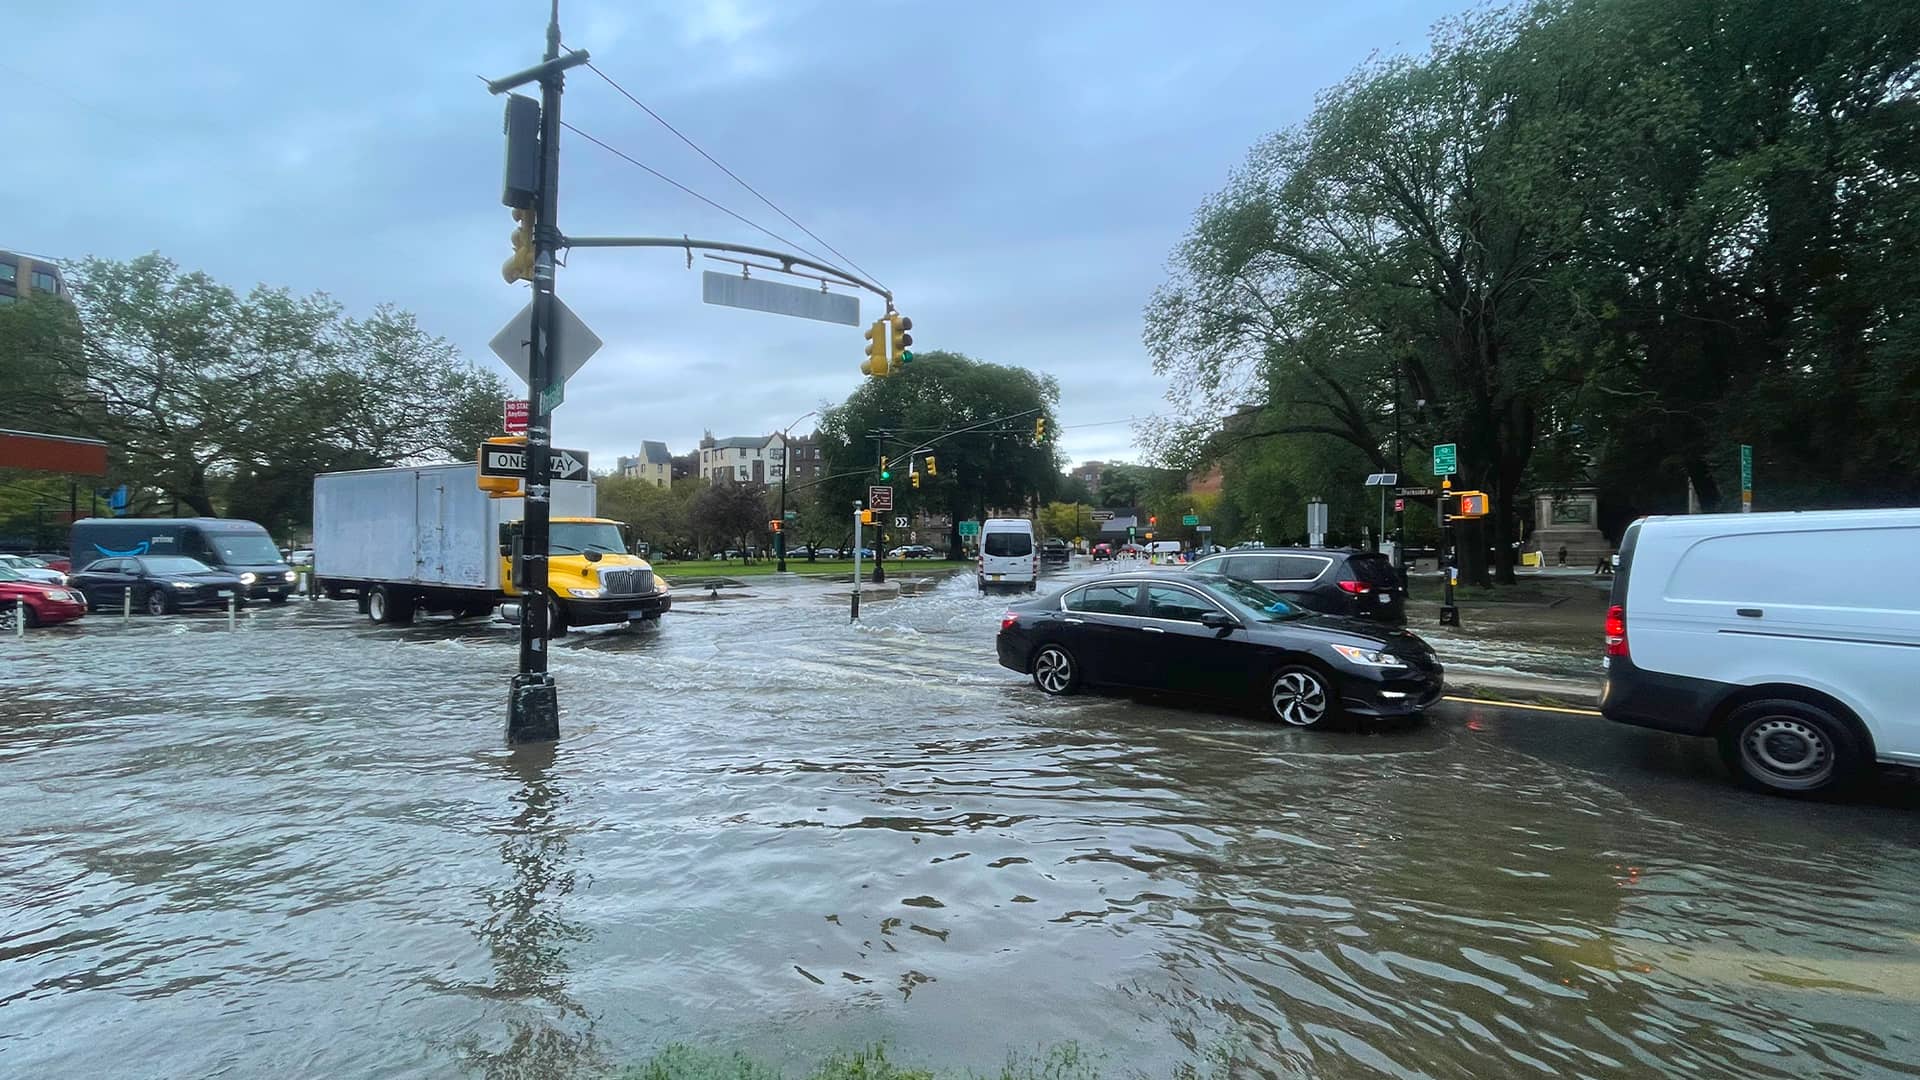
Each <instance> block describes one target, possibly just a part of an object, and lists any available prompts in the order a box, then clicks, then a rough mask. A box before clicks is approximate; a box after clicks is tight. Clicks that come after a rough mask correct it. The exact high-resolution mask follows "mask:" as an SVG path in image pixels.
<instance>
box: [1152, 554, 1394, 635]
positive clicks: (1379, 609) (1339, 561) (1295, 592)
mask: <svg viewBox="0 0 1920 1080" xmlns="http://www.w3.org/2000/svg"><path fill="white" fill-rule="evenodd" d="M1188 569H1189V570H1192V571H1193V572H1195V573H1201V574H1222V575H1225V576H1226V577H1231V578H1239V579H1240V580H1242V581H1252V582H1255V583H1257V584H1260V585H1263V586H1265V587H1266V588H1268V589H1271V590H1272V591H1274V592H1277V593H1279V594H1280V595H1281V596H1283V597H1285V598H1286V599H1288V600H1291V601H1293V602H1295V603H1297V604H1299V605H1300V606H1301V607H1304V608H1307V609H1309V610H1311V611H1320V612H1326V613H1327V614H1330V615H1351V616H1355V617H1357V618H1363V619H1378V620H1380V621H1382V622H1390V623H1404V622H1406V621H1407V590H1406V589H1405V588H1404V587H1403V586H1402V585H1401V584H1400V578H1399V576H1398V575H1397V574H1395V573H1394V572H1393V563H1392V562H1390V561H1389V560H1388V559H1387V557H1386V556H1385V555H1380V554H1377V553H1375V552H1371V551H1352V550H1349V549H1345V548H1235V549H1234V550H1232V551H1223V552H1221V553H1220V554H1218V555H1209V556H1207V557H1206V558H1204V559H1201V560H1200V561H1199V562H1196V563H1194V564H1193V565H1192V566H1190V567H1188Z"/></svg>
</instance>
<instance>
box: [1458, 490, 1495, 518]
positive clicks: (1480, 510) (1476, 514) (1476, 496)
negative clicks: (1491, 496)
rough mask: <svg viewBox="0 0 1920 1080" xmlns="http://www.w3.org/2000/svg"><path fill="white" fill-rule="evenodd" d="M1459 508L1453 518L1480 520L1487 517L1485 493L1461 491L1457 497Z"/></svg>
mask: <svg viewBox="0 0 1920 1080" xmlns="http://www.w3.org/2000/svg"><path fill="white" fill-rule="evenodd" d="M1457 497H1458V498H1459V500H1460V508H1459V509H1458V510H1456V511H1454V514H1453V516H1454V517H1458V518H1482V517H1486V516H1487V493H1486V492H1484V491H1462V492H1460V493H1459V494H1458V496H1457Z"/></svg>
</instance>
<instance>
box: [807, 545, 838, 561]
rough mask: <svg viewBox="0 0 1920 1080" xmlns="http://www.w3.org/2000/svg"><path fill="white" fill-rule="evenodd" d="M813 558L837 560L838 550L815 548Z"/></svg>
mask: <svg viewBox="0 0 1920 1080" xmlns="http://www.w3.org/2000/svg"><path fill="white" fill-rule="evenodd" d="M813 557H814V558H816V559H837V558H839V557H840V549H839V548H830V547H817V548H814V549H813Z"/></svg>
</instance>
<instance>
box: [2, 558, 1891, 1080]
mask: <svg viewBox="0 0 1920 1080" xmlns="http://www.w3.org/2000/svg"><path fill="white" fill-rule="evenodd" d="M971 585H972V582H971V579H970V578H966V579H956V580H953V581H950V582H948V583H946V584H945V585H943V586H941V587H940V588H939V589H937V590H935V591H934V592H932V593H930V594H928V595H924V596H919V597H914V598H910V599H905V600H901V601H897V602H893V603H882V604H871V605H869V606H867V607H866V609H865V611H864V612H863V614H864V616H865V619H864V621H863V622H862V623H861V624H859V625H849V624H848V622H847V619H846V607H845V601H844V597H838V598H834V597H829V596H828V595H827V593H826V590H825V588H824V587H822V586H817V585H787V584H775V583H765V582H759V583H753V584H750V585H749V586H748V587H747V588H746V589H744V590H743V591H745V592H747V593H750V594H751V596H750V597H748V598H744V599H735V600H720V601H713V602H702V601H699V600H697V599H693V598H692V595H691V594H688V595H685V596H683V598H682V600H681V602H680V606H679V607H678V608H676V610H675V611H674V612H673V613H671V614H670V615H668V616H667V617H666V619H665V621H664V623H663V625H662V626H661V627H660V628H659V629H658V630H648V631H636V632H627V631H615V632H597V631H596V632H585V633H575V634H573V635H571V636H570V637H568V638H566V639H565V640H564V641H563V642H562V643H561V644H560V646H559V647H558V648H557V649H556V651H555V653H554V657H553V665H552V667H553V671H554V673H555V675H556V677H557V679H558V680H559V685H560V694H561V706H562V728H563V732H564V740H563V741H562V742H561V743H560V744H559V745H558V746H557V747H553V748H547V749H543V750H522V751H518V752H510V751H508V750H507V749H505V748H504V747H503V746H502V745H501V740H502V730H503V725H504V711H505V700H506V681H507V676H508V674H509V673H510V669H511V666H512V664H513V659H514V654H513V648H512V631H510V630H509V629H507V628H506V627H503V626H500V625H497V624H486V623H480V622H465V623H449V622H444V621H439V620H431V621H423V622H421V623H420V624H418V625H416V626H414V627H412V628H410V629H393V628H374V627H372V626H370V625H369V624H368V623H367V622H366V621H365V619H364V618H362V617H360V616H357V615H356V614H355V613H354V610H353V606H352V604H351V603H321V604H304V603H296V604H292V605H289V606H288V607H286V608H280V609H260V610H256V611H254V612H252V613H249V614H248V615H247V616H245V617H243V619H242V625H241V627H240V629H239V631H238V632H234V633H229V632H228V631H227V630H226V627H225V622H224V619H223V618H212V617H194V618H186V619H135V620H133V621H132V622H131V623H130V624H128V625H126V626H122V625H121V624H120V622H119V620H118V619H117V618H112V617H99V616H95V617H92V618H89V619H87V620H85V621H84V622H83V624H82V625H81V626H78V627H74V628H68V629H65V630H60V631H47V632H43V633H39V634H37V635H35V636H30V637H29V638H28V639H27V640H26V641H24V642H16V641H11V640H9V641H7V642H5V643H4V644H0V768H4V770H5V775H6V783H5V785H4V787H0V815H4V819H5V821H6V823H7V825H8V828H7V830H6V831H5V833H4V834H0V912H3V913H4V918H3V919H0V1076H7V1077H14V1076H19V1077H41V1076H106V1075H112V1076H122V1077H133V1076H137V1077H149V1076H150V1077H188V1076H195V1077H197V1076H235V1077H243V1076H269V1075H271V1076H288V1077H295V1076H321V1075H338V1076H392V1077H416V1076H417V1077H428V1076H458V1075H465V1074H473V1075H486V1076H573V1075H597V1074H599V1073H600V1072H602V1071H605V1070H608V1069H614V1068H617V1067H619V1066H621V1065H624V1064H629V1063H633V1062H635V1061H638V1060H641V1059H644V1058H645V1057H646V1056H647V1055H648V1054H649V1053H650V1052H652V1051H653V1050H655V1049H657V1048H659V1047H660V1046H662V1045H664V1044H667V1043H669V1042H674V1041H685V1042H694V1043H699V1044H703V1045H711V1046H717V1047H720V1048H723V1049H726V1050H735V1049H738V1050H742V1051H745V1052H747V1053H749V1054H752V1055H754V1056H756V1057H759V1058H762V1059H764V1060H767V1061H769V1062H772V1063H774V1064H777V1065H798V1064H801V1063H805V1062H810V1061H813V1060H816V1059H817V1058H818V1057H819V1056H820V1055H821V1054H823V1053H825V1052H827V1051H831V1050H835V1049H841V1048H847V1047H852V1046H857V1045H859V1044H862V1043H865V1042H868V1041H872V1040H886V1041H888V1042H889V1043H890V1044H891V1045H892V1046H893V1047H894V1048H895V1049H896V1051H897V1053H896V1055H895V1056H897V1057H898V1058H900V1059H903V1060H905V1061H909V1062H916V1063H919V1062H924V1063H927V1064H930V1065H938V1066H952V1067H972V1068H975V1069H980V1070H989V1069H995V1068H997V1067H998V1066H999V1065H1000V1063H1001V1062H1002V1061H1004V1060H1005V1058H1006V1056H1007V1054H1008V1052H1009V1051H1025V1052H1032V1051H1035V1050H1038V1049H1043V1048H1045V1047H1048V1046H1052V1045H1055V1044H1059V1043H1063V1042H1069V1041H1071V1042H1076V1043H1078V1044H1079V1045H1080V1046H1081V1047H1083V1048H1084V1049H1086V1050H1088V1051H1090V1052H1092V1053H1093V1054H1094V1055H1095V1057H1096V1060H1098V1061H1099V1062H1100V1063H1102V1065H1103V1066H1104V1067H1105V1069H1106V1070H1107V1071H1109V1072H1111V1073H1113V1074H1139V1075H1146V1076H1164V1075H1168V1074H1171V1073H1173V1072H1174V1071H1175V1070H1177V1069H1180V1068H1181V1067H1183V1066H1191V1067H1192V1068H1194V1069H1195V1070H1197V1071H1199V1072H1200V1073H1201V1074H1202V1075H1206V1074H1208V1073H1210V1072H1213V1071H1219V1072H1222V1073H1226V1074H1232V1075H1258V1076H1281V1077H1306V1076H1327V1077H1350V1076H1368V1077H1371V1076H1394V1077H1414V1076H1434V1077H1493V1076H1536V1075H1551V1076H1557V1077H1562V1076H1563V1077H1574V1076H1580V1077H1617V1076H1674V1077H1679V1076H1685V1077H1743V1078H1744V1077H1804V1076H1814V1075H1818V1076H1823V1077H1882V1076H1920V909H1917V908H1916V905H1915V902H1914V898H1915V896H1916V893H1920V851H1917V850H1916V847H1917V846H1920V794H1916V786H1915V785H1913V784H1911V783H1899V782H1895V783H1891V784H1883V785H1880V786H1877V787H1875V788H1874V789H1873V790H1872V791H1870V792H1869V793H1868V794H1867V795H1866V796H1864V797H1863V798H1861V799H1859V800H1856V801H1852V802H1846V803H1833V804H1822V803H1813V804H1804V803H1795V802H1790V801H1787V800H1783V799H1777V798H1769V797H1766V796H1760V795H1752V794H1747V793H1745V792H1743V791H1740V790H1738V789H1736V788H1734V787H1732V786H1731V785H1729V784H1728V783H1727V782H1726V781H1725V779H1724V776H1723V774H1722V773H1721V772H1720V770H1719V767H1718V765H1717V763H1715V762H1714V760H1713V752H1712V748H1711V747H1710V746H1708V745H1706V744H1705V743H1698V744H1696V743H1693V742H1689V741H1686V740H1679V739H1675V738H1672V737H1668V736H1664V735H1659V734H1656V733H1652V732H1647V731H1642V730H1638V729H1628V728H1623V727H1619V726H1616V725H1611V724H1608V723H1606V722H1605V721H1602V720H1600V719H1598V718H1596V717H1587V716H1577V715H1569V714H1556V713H1545V712H1533V711H1521V710H1508V709H1499V708H1487V707H1479V706H1472V707H1469V706H1463V705H1458V704H1447V705H1444V706H1443V707H1442V708H1440V709H1439V710H1437V711H1436V712H1435V713H1434V714H1433V715H1432V716H1431V717H1430V718H1429V720H1428V721H1427V722H1426V723H1424V724H1420V725H1415V726H1412V727H1407V728H1395V729H1391V730H1375V731H1368V732H1352V733H1314V732H1299V731H1290V730H1282V729H1280V728H1277V727H1274V726H1271V725H1268V724H1265V723H1262V722H1260V721H1258V720H1256V719H1252V718H1249V717H1247V716H1241V715H1233V714H1223V713H1218V712H1211V711H1205V710H1203V709H1199V708H1195V707H1191V706H1188V705H1184V704H1181V703H1177V702H1167V701H1162V700H1157V699H1156V700H1134V699H1129V698H1124V697H1089V696H1082V697H1079V698H1075V699H1072V700H1068V701H1059V700H1051V699H1046V698H1044V697H1043V696H1042V695H1040V694H1039V693H1038V691H1036V690H1034V689H1033V688H1032V686H1031V685H1030V684H1029V683H1028V682H1027V681H1026V680H1025V679H1024V678H1023V677H1021V676H1018V675H1015V674H1014V673H1012V672H1009V671H1005V670H1003V669H1001V668H999V667H998V666H997V665H996V664H995V662H994V658H993V635H994V633H995V630H996V629H997V617H998V614H999V612H1000V611H1001V610H1002V608H1003V607H1004V602H1003V601H1001V600H997V599H987V598H980V597H977V596H975V595H973V593H972V589H971ZM682 592H683V593H686V592H687V591H686V590H682ZM1449 662H1450V663H1451V662H1452V658H1451V657H1450V658H1449Z"/></svg>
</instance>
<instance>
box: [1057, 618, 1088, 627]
mask: <svg viewBox="0 0 1920 1080" xmlns="http://www.w3.org/2000/svg"><path fill="white" fill-rule="evenodd" d="M1060 621H1061V622H1063V623H1067V624H1069V625H1072V626H1085V625H1086V624H1087V620H1085V619H1061V620H1060Z"/></svg>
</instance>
